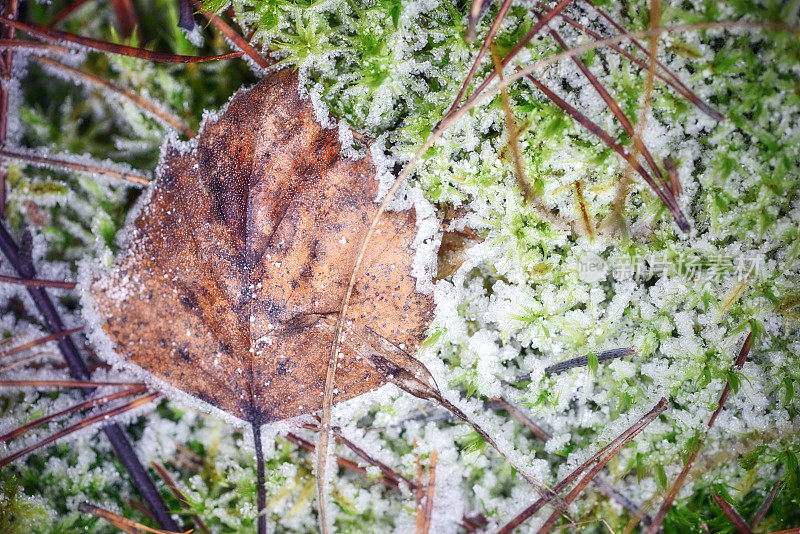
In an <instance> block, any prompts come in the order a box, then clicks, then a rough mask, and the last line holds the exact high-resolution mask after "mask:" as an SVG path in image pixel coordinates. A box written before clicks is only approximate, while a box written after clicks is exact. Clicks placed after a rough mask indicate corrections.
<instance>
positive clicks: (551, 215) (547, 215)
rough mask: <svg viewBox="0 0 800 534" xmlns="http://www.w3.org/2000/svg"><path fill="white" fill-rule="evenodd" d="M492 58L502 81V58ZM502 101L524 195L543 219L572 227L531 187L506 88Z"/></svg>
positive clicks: (509, 139)
mask: <svg viewBox="0 0 800 534" xmlns="http://www.w3.org/2000/svg"><path fill="white" fill-rule="evenodd" d="M492 58H493V59H494V66H495V73H496V74H497V77H498V78H499V79H500V81H502V80H503V68H502V66H501V65H500V58H498V57H497V55H496V54H494V53H492ZM500 101H501V103H502V106H503V115H504V117H505V126H506V131H507V132H508V146H509V148H510V149H511V159H512V161H513V163H514V177H515V178H516V180H517V185H518V186H519V188H520V190H521V191H522V196H523V198H524V199H525V202H526V203H528V204H530V205H532V206H533V207H534V208H536V211H537V212H538V213H539V215H540V216H541V217H542V219H544V220H545V221H547V222H549V223H550V224H552V225H554V226H558V227H560V228H562V229H571V228H570V227H571V225H570V224H569V223H568V222H563V221H562V220H561V218H560V217H559V216H558V214H556V213H555V212H553V211H552V210H550V209H549V208H548V207H547V206H545V205H544V204H543V203H542V201H541V199H540V198H539V195H537V194H536V192H535V191H534V190H533V188H531V184H530V180H528V176H527V175H526V173H525V167H524V165H523V163H522V150H521V149H520V147H519V131H518V130H517V124H516V120H515V119H514V113H513V112H512V111H511V103H510V102H509V98H508V91H506V89H505V88H503V89H502V90H501V91H500Z"/></svg>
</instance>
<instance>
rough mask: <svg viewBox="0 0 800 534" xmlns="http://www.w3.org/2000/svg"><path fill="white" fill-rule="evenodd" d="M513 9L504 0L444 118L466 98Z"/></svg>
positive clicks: (508, 1) (509, 3)
mask: <svg viewBox="0 0 800 534" xmlns="http://www.w3.org/2000/svg"><path fill="white" fill-rule="evenodd" d="M510 7H511V0H503V3H502V4H501V5H500V9H499V10H498V11H497V16H496V17H495V18H494V21H493V22H492V26H491V27H490V28H489V33H488V34H487V35H486V39H484V40H483V45H482V46H481V49H480V50H479V51H478V55H477V56H475V60H474V61H473V62H472V67H471V68H470V69H469V73H468V74H467V77H466V78H465V79H464V83H462V84H461V89H460V90H459V91H458V94H457V95H456V97H455V98H454V99H453V103H452V104H451V105H450V109H448V110H447V113H445V114H444V116H445V117H446V116H448V115H450V113H452V112H453V111H455V109H456V107H457V106H458V104H459V102H461V99H462V98H464V94H465V93H466V92H467V88H468V87H469V82H471V81H472V78H474V77H475V73H476V72H477V71H478V66H479V65H480V63H481V60H482V59H483V56H485V55H486V52H487V51H488V50H489V46H490V45H491V44H492V40H493V39H494V36H495V35H497V31H498V30H499V29H500V24H501V23H502V22H503V19H505V18H506V14H507V13H508V10H509V8H510Z"/></svg>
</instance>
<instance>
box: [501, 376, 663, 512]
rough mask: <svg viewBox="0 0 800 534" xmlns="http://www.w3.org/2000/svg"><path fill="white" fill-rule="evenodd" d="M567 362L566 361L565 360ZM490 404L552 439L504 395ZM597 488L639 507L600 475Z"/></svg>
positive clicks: (631, 508) (540, 436)
mask: <svg viewBox="0 0 800 534" xmlns="http://www.w3.org/2000/svg"><path fill="white" fill-rule="evenodd" d="M565 363H566V362H565ZM488 406H489V407H490V408H492V409H495V410H498V409H499V410H505V411H507V412H508V414H509V415H510V416H511V417H513V418H514V419H516V420H517V421H518V422H520V423H521V424H522V425H524V426H525V427H526V428H528V430H530V431H531V432H532V433H533V435H534V436H536V437H537V438H538V439H540V440H542V441H543V442H547V441H548V440H550V438H551V437H552V436H550V434H549V433H548V432H547V431H546V430H545V429H543V428H542V427H541V426H539V425H538V424H536V422H534V421H533V420H532V419H531V418H530V417H529V416H528V415H527V414H526V413H525V412H523V411H522V410H521V409H520V408H519V407H517V405H515V404H514V403H512V402H510V401H509V400H507V399H505V398H503V397H494V398H491V399H488ZM592 482H593V483H594V485H595V486H597V489H599V490H600V492H601V493H603V494H604V495H606V496H607V497H609V498H611V499H614V500H615V501H617V502H618V503H619V504H620V505H621V506H622V507H623V508H625V509H626V510H628V511H630V512H636V511H637V510H638V507H637V506H636V504H634V503H633V501H631V500H630V499H629V498H628V497H627V496H626V495H624V494H623V493H622V492H621V491H619V490H618V489H617V488H615V487H614V486H613V485H612V484H611V483H610V482H608V481H607V480H606V479H604V478H602V477H601V476H600V475H598V476H596V477H594V480H592ZM642 520H643V521H644V522H645V523H646V524H650V518H649V517H646V516H645V517H644V518H642Z"/></svg>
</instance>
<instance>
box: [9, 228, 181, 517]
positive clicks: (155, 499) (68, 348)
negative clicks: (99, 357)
mask: <svg viewBox="0 0 800 534" xmlns="http://www.w3.org/2000/svg"><path fill="white" fill-rule="evenodd" d="M0 250H2V252H3V254H4V255H5V257H6V258H7V259H8V262H9V263H10V264H11V265H12V266H13V267H14V270H15V271H16V272H17V274H18V275H19V276H21V277H24V278H36V267H35V265H34V264H33V260H32V259H31V257H30V256H29V255H27V254H25V253H24V252H23V251H22V250H21V249H20V247H19V246H18V245H17V244H16V242H15V241H14V238H13V237H12V236H11V234H10V233H9V232H8V230H7V229H6V225H5V224H4V223H3V221H0ZM27 291H28V294H29V295H30V297H31V300H33V303H34V305H35V306H36V309H37V311H38V312H39V314H40V316H41V318H42V322H43V324H44V325H45V327H46V328H47V330H49V331H50V332H52V333H56V332H61V331H63V330H65V328H64V320H63V319H62V318H61V315H60V314H59V313H58V310H57V309H56V307H55V305H54V304H53V300H52V299H51V298H50V295H49V294H48V292H47V289H45V288H42V287H29V288H27ZM58 350H59V352H60V353H61V355H62V356H63V357H64V362H65V363H66V364H67V367H68V369H69V373H70V375H71V376H72V377H73V378H75V379H77V380H89V379H90V378H91V373H92V368H90V367H88V366H87V365H86V362H85V361H84V360H83V356H82V355H81V353H80V352H78V347H77V346H76V345H75V343H74V342H73V341H72V338H71V337H70V336H67V337H64V338H62V339H59V340H58ZM85 394H86V395H89V394H90V390H85ZM103 434H105V436H106V437H107V438H108V441H109V443H110V444H111V447H112V448H113V449H114V452H115V453H116V455H117V458H119V460H120V462H122V465H123V467H124V468H125V470H126V471H127V472H128V474H129V475H130V478H131V482H132V483H133V486H134V487H135V488H136V489H137V490H138V491H139V493H140V494H141V496H142V498H143V499H144V501H145V502H146V503H147V506H148V508H150V511H151V512H152V514H153V516H154V517H155V518H156V521H157V522H158V524H159V525H160V526H161V528H165V529H169V530H177V529H178V526H177V525H176V524H175V521H174V520H173V519H172V517H171V516H170V514H169V512H168V511H167V507H166V505H165V504H164V499H163V498H162V497H161V494H160V493H159V491H158V489H156V487H155V484H153V480H152V479H151V478H150V475H149V474H148V473H147V471H146V470H145V469H144V466H143V465H142V464H141V462H140V461H139V458H138V457H137V456H136V451H134V450H133V446H132V445H131V442H130V441H129V440H128V437H127V436H126V435H125V432H124V431H123V430H122V427H121V426H120V425H118V424H117V423H116V422H114V421H112V422H110V423H109V424H107V425H105V426H104V427H103Z"/></svg>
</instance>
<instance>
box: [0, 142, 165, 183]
mask: <svg viewBox="0 0 800 534" xmlns="http://www.w3.org/2000/svg"><path fill="white" fill-rule="evenodd" d="M0 156H4V157H6V158H8V159H15V160H17V161H22V162H25V163H30V164H32V165H38V166H44V167H59V168H62V169H66V170H70V171H77V172H83V173H88V174H97V175H99V176H103V177H105V178H110V179H112V180H122V181H123V182H129V183H131V184H134V185H138V186H146V185H148V184H149V183H150V179H149V178H148V177H147V176H144V175H142V174H136V173H132V172H130V171H127V170H120V169H115V168H110V167H103V166H102V164H100V163H94V164H92V163H78V162H75V161H70V160H68V159H65V158H59V157H57V156H42V155H38V154H29V153H27V152H20V151H16V150H8V149H6V148H0Z"/></svg>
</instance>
